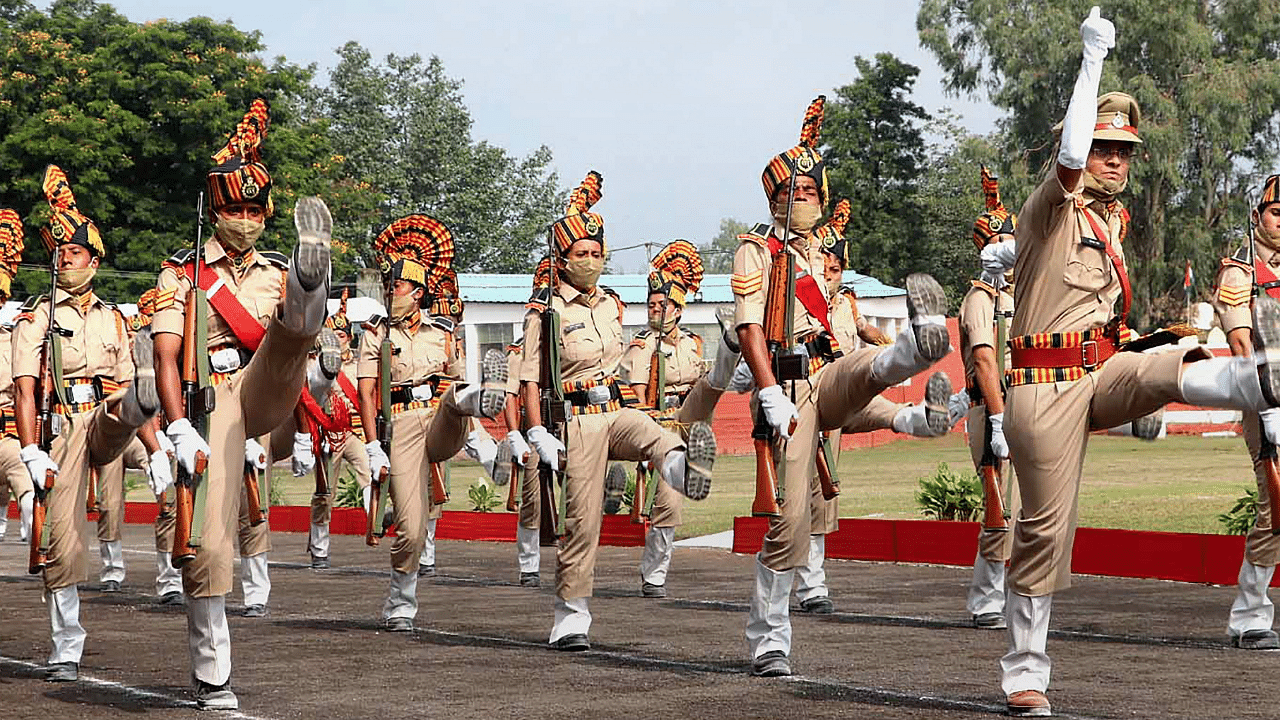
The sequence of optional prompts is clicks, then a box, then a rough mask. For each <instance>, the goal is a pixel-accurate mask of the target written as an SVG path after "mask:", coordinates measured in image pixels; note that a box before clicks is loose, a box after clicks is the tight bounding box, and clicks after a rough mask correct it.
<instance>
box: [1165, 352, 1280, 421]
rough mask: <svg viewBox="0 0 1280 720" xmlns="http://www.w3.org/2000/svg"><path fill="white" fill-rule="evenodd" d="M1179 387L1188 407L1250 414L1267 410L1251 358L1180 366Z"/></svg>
mask: <svg viewBox="0 0 1280 720" xmlns="http://www.w3.org/2000/svg"><path fill="white" fill-rule="evenodd" d="M1179 388H1180V389H1181V390H1182V398H1183V400H1185V401H1186V403H1187V404H1188V405H1202V406H1205V407H1219V408H1230V409H1232V410H1253V411H1258V410H1266V409H1267V407H1268V406H1267V402H1266V400H1264V399H1263V398H1262V384H1261V383H1260V382H1259V381H1258V367H1257V365H1256V363H1255V361H1254V360H1253V358H1247V357H1216V358H1210V359H1208V360H1199V361H1196V362H1193V363H1187V364H1186V365H1183V366H1182V378H1181V379H1180V380H1179Z"/></svg>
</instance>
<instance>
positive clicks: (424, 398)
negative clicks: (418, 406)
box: [409, 383, 434, 402]
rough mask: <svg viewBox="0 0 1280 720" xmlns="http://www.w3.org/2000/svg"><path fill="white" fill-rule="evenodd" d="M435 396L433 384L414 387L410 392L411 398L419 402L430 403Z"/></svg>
mask: <svg viewBox="0 0 1280 720" xmlns="http://www.w3.org/2000/svg"><path fill="white" fill-rule="evenodd" d="M433 394H434V393H433V392H432V390H431V383H423V384H421V385H414V386H413V388H412V389H410V390H409V396H410V397H412V398H413V399H414V400H416V401H418V402H429V401H430V400H431V397H432V395H433Z"/></svg>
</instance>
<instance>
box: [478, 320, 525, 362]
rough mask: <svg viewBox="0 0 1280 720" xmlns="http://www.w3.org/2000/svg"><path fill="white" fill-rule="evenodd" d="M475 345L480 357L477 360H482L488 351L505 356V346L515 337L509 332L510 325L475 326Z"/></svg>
mask: <svg viewBox="0 0 1280 720" xmlns="http://www.w3.org/2000/svg"><path fill="white" fill-rule="evenodd" d="M474 327H475V333H476V345H477V346H478V347H479V349H480V356H479V357H478V358H476V359H477V360H482V359H483V358H484V354H485V353H486V352H488V351H489V350H490V349H493V350H497V351H498V352H500V353H502V354H504V355H505V354H506V352H507V346H508V345H510V344H511V341H513V340H515V337H514V336H513V334H512V331H511V323H486V324H484V325H475V326H474Z"/></svg>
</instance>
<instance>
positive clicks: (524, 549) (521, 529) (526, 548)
mask: <svg viewBox="0 0 1280 720" xmlns="http://www.w3.org/2000/svg"><path fill="white" fill-rule="evenodd" d="M516 560H517V561H518V562H519V563H520V572H522V573H536V572H538V568H539V567H540V566H541V564H542V552H541V550H540V548H539V544H538V530H537V528H534V529H529V528H527V527H525V526H523V525H521V524H520V523H516Z"/></svg>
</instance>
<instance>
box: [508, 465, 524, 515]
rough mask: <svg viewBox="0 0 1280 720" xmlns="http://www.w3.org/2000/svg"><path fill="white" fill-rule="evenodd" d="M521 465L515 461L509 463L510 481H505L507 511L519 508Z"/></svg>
mask: <svg viewBox="0 0 1280 720" xmlns="http://www.w3.org/2000/svg"><path fill="white" fill-rule="evenodd" d="M522 467H523V466H522V465H521V464H520V463H517V462H513V463H511V482H509V483H507V512H515V511H517V510H519V509H520V486H521V485H523V483H522V482H521V481H522V480H523V478H522V477H521V474H520V470H521V469H522Z"/></svg>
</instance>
